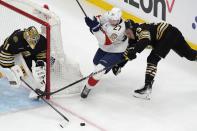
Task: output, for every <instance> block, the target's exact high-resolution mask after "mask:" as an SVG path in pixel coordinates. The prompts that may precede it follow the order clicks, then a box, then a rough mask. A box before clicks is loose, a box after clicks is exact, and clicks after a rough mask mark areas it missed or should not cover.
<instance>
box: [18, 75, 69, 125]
mask: <svg viewBox="0 0 197 131" xmlns="http://www.w3.org/2000/svg"><path fill="white" fill-rule="evenodd" d="M21 81H22V82H23V83H24V84H25V85H27V86H28V87H29V88H30V89H31V90H32V91H34V92H35V93H36V94H37V95H39V93H38V92H37V91H36V90H34V89H33V88H32V87H31V86H30V85H29V84H28V83H27V82H26V81H25V80H24V79H23V78H21ZM40 98H41V99H42V100H43V101H44V102H45V103H46V104H47V105H49V106H50V107H51V108H53V110H55V111H56V112H57V113H58V114H59V115H60V116H62V117H63V118H64V120H66V121H67V122H69V119H68V118H67V117H66V116H65V115H63V114H62V113H61V112H60V111H59V110H57V109H56V108H55V107H54V106H53V105H52V104H50V103H49V102H48V101H47V100H45V99H44V98H43V97H40Z"/></svg>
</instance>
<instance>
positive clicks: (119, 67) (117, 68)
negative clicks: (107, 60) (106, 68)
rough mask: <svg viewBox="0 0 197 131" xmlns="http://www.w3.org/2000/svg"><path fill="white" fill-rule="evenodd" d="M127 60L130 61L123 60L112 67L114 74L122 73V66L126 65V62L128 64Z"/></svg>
mask: <svg viewBox="0 0 197 131" xmlns="http://www.w3.org/2000/svg"><path fill="white" fill-rule="evenodd" d="M127 62H128V61H127V60H126V61H124V62H121V63H119V64H117V65H115V66H114V67H113V68H112V72H113V74H114V75H115V76H117V75H118V74H120V72H121V69H122V67H124V66H125V64H126V63H127Z"/></svg>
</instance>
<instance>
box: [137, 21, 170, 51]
mask: <svg viewBox="0 0 197 131" xmlns="http://www.w3.org/2000/svg"><path fill="white" fill-rule="evenodd" d="M169 27H172V26H171V25H170V24H167V23H164V22H162V23H157V24H155V23H150V24H147V23H143V24H140V25H139V26H138V27H137V28H136V29H135V34H134V35H135V38H136V40H137V43H136V47H135V49H136V51H137V52H138V53H140V52H142V51H143V50H144V49H145V48H146V47H147V46H148V45H151V46H152V47H153V48H155V47H157V46H160V45H159V44H158V43H159V41H160V40H161V39H162V38H163V37H164V36H165V34H166V31H167V29H168V28H169Z"/></svg>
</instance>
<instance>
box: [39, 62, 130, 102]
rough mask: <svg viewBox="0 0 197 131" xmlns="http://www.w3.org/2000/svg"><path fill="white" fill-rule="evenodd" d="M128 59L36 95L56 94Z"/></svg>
mask: <svg viewBox="0 0 197 131" xmlns="http://www.w3.org/2000/svg"><path fill="white" fill-rule="evenodd" d="M127 60H128V59H123V60H121V61H119V62H117V63H115V64H113V65H111V66H109V67H105V68H103V69H101V70H99V71H96V72H93V73H91V74H90V75H88V76H86V77H83V78H81V79H79V80H77V81H75V82H73V83H71V84H69V85H67V86H65V87H63V88H60V89H58V90H56V91H53V92H51V93H44V92H43V94H41V95H38V98H39V97H41V98H42V97H43V96H46V95H50V96H51V95H54V94H56V93H58V92H60V91H62V90H65V89H67V88H69V87H70V86H72V85H75V84H77V83H80V82H82V81H83V80H86V79H88V78H90V77H92V76H94V75H96V74H99V73H101V72H103V71H105V70H107V69H110V68H113V67H114V66H115V65H117V64H120V63H122V62H125V61H127Z"/></svg>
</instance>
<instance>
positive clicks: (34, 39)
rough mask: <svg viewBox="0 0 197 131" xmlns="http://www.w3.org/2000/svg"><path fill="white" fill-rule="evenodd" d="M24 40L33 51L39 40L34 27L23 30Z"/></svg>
mask: <svg viewBox="0 0 197 131" xmlns="http://www.w3.org/2000/svg"><path fill="white" fill-rule="evenodd" d="M24 39H25V40H26V41H27V43H28V44H29V45H30V47H31V48H32V49H34V48H35V46H36V44H37V43H38V41H39V39H40V34H39V33H38V30H37V29H36V28H35V27H34V26H30V27H29V28H27V29H25V30H24Z"/></svg>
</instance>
